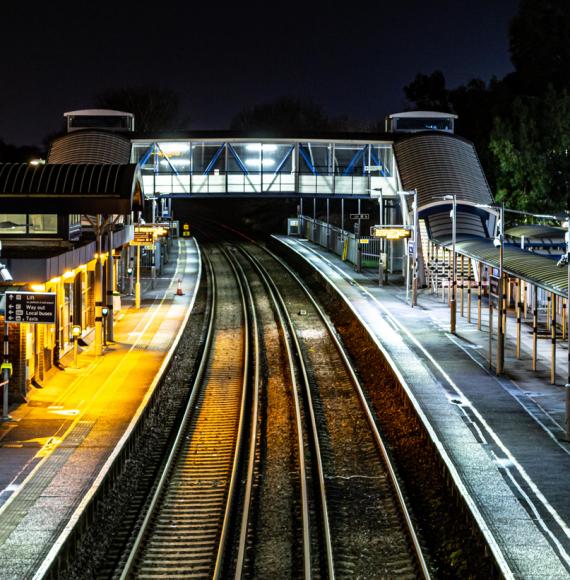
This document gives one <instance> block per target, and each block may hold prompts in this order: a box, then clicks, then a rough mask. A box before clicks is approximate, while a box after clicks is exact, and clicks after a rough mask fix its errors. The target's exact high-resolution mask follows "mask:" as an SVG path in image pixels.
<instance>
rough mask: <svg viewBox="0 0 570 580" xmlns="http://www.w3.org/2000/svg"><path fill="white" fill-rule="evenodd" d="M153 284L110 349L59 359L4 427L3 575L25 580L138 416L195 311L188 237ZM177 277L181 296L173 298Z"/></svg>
mask: <svg viewBox="0 0 570 580" xmlns="http://www.w3.org/2000/svg"><path fill="white" fill-rule="evenodd" d="M175 244H176V246H177V247H176V248H175V250H174V252H173V253H172V254H171V259H170V262H169V264H168V265H167V267H166V269H165V273H164V274H163V276H162V277H161V279H159V280H157V282H156V288H155V289H154V290H151V289H150V288H147V290H146V291H143V294H142V301H141V308H140V309H139V310H136V309H134V307H132V306H131V307H129V302H131V300H129V299H127V300H126V301H125V303H124V308H125V307H126V309H125V310H123V311H122V312H121V314H120V315H119V320H118V322H117V323H116V325H115V341H116V342H115V343H114V344H112V345H109V346H108V347H107V348H106V349H105V353H104V356H101V357H95V356H94V352H93V350H94V349H93V346H92V345H91V346H89V347H86V348H85V349H84V350H83V352H82V353H81V354H80V355H79V364H78V368H77V369H75V368H73V355H72V353H68V354H67V355H66V356H65V357H64V358H63V359H62V363H63V365H64V366H65V367H66V368H65V371H59V370H54V371H53V372H52V373H51V375H50V376H49V377H48V378H47V380H46V381H45V382H44V385H43V386H44V388H43V389H41V390H34V391H33V392H32V393H31V394H30V398H29V402H28V403H27V404H23V405H20V406H19V407H18V408H16V409H13V410H11V415H12V416H13V417H14V418H15V419H16V421H14V422H11V423H7V424H3V425H2V426H0V466H1V467H0V505H1V507H0V577H1V578H2V579H3V580H6V579H9V578H10V579H11V578H14V579H16V578H18V579H21V578H28V577H32V576H33V575H34V572H35V570H36V569H37V568H38V566H39V565H40V564H41V562H42V561H43V560H44V558H45V557H46V555H47V554H48V552H49V550H50V549H51V548H52V545H53V544H54V542H55V541H56V539H57V538H58V536H59V535H60V533H61V531H62V530H63V529H64V527H65V525H66V524H67V523H68V521H69V520H70V518H72V517H73V514H74V512H75V510H76V508H77V506H78V505H79V504H80V502H81V500H82V498H84V496H85V495H86V494H87V493H88V492H89V490H90V488H91V486H92V485H93V482H94V481H95V479H96V477H97V475H98V474H99V472H100V471H101V469H102V467H103V466H104V465H105V463H106V461H107V460H108V459H109V456H110V455H111V454H112V453H113V451H114V449H115V447H116V446H117V443H118V442H119V440H120V439H121V437H122V436H123V434H124V433H125V431H126V430H127V428H128V427H129V424H130V423H131V421H132V420H133V417H135V416H136V415H137V413H138V412H139V408H140V406H141V403H143V401H145V396H147V395H148V393H149V392H150V389H151V388H153V387H154V385H155V384H156V381H157V373H159V371H160V370H161V366H162V365H163V362H164V361H165V358H166V357H167V356H168V353H169V351H170V350H171V347H172V346H173V344H174V342H175V340H177V336H178V335H179V331H180V330H181V328H182V326H183V325H184V323H185V322H186V320H187V317H188V315H189V312H190V309H191V307H192V305H193V301H194V296H195V289H196V288H197V280H198V273H199V269H200V262H199V254H198V248H197V246H196V244H195V243H194V241H193V240H178V241H177V242H175ZM179 278H180V279H182V287H183V290H184V296H176V295H175V292H176V287H177V280H178V279H179Z"/></svg>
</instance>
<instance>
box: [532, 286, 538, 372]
mask: <svg viewBox="0 0 570 580" xmlns="http://www.w3.org/2000/svg"><path fill="white" fill-rule="evenodd" d="M537 341H538V292H537V288H536V286H533V288H532V370H533V371H535V370H536V349H537V346H538V345H537Z"/></svg>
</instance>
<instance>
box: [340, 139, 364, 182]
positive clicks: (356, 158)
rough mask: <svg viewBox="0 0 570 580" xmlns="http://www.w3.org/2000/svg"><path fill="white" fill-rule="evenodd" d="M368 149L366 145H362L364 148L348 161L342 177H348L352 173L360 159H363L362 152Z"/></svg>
mask: <svg viewBox="0 0 570 580" xmlns="http://www.w3.org/2000/svg"><path fill="white" fill-rule="evenodd" d="M367 148H368V145H364V147H363V148H362V149H359V150H358V151H357V152H356V153H355V154H354V156H353V158H352V159H351V160H350V163H349V164H348V165H347V166H346V169H345V170H344V171H343V172H342V174H343V175H350V174H351V173H352V172H353V171H354V168H355V167H356V164H357V163H358V162H359V161H360V159H361V158H364V157H363V156H364V152H365V151H366V149H367Z"/></svg>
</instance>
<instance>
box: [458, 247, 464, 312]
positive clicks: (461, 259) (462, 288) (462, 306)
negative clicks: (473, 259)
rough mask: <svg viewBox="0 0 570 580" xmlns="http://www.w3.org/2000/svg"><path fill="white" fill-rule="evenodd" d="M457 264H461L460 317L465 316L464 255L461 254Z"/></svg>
mask: <svg viewBox="0 0 570 580" xmlns="http://www.w3.org/2000/svg"><path fill="white" fill-rule="evenodd" d="M459 264H460V266H461V292H460V294H459V305H460V306H459V310H460V312H461V318H463V317H464V316H465V309H464V300H463V296H464V286H465V257H464V256H461V258H460V261H459Z"/></svg>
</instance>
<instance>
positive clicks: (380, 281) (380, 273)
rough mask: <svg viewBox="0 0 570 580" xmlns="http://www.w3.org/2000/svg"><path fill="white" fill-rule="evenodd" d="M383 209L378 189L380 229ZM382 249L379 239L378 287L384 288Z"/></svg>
mask: <svg viewBox="0 0 570 580" xmlns="http://www.w3.org/2000/svg"><path fill="white" fill-rule="evenodd" d="M383 209H384V204H383V199H382V189H380V197H379V198H378V225H379V226H380V227H382V226H383V225H384V223H383V216H382V212H383ZM383 247H384V238H380V240H379V242H378V286H384V263H383V262H382V250H383ZM386 265H387V264H386Z"/></svg>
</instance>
